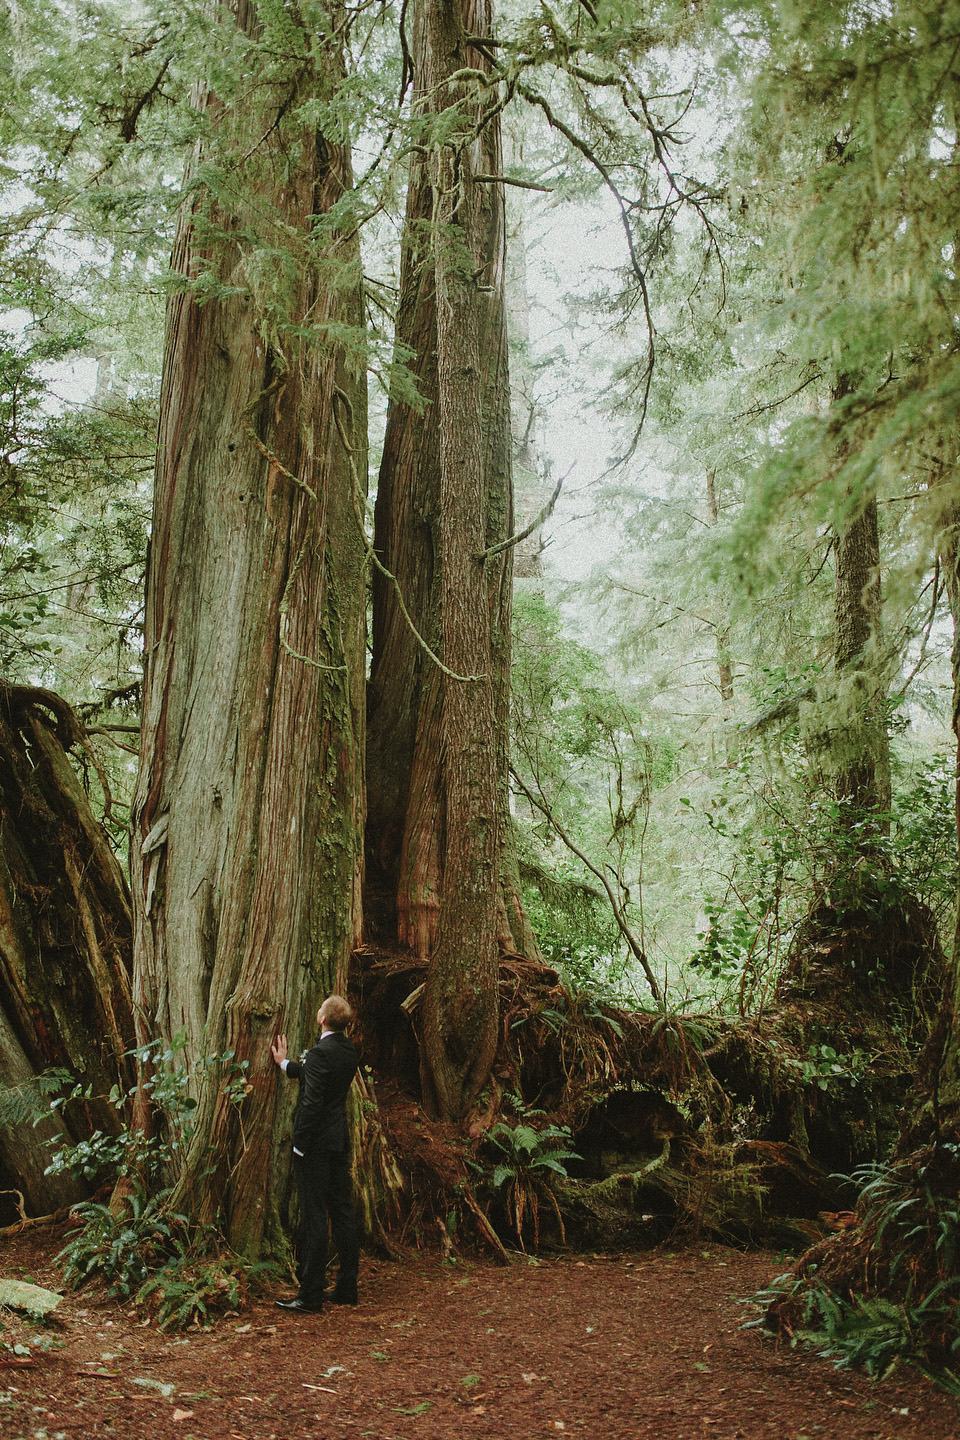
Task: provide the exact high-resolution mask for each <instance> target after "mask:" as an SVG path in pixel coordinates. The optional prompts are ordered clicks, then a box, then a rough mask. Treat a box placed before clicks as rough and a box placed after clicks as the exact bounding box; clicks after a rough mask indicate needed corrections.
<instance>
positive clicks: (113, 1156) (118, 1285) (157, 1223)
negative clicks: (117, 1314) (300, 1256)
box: [47, 1032, 263, 1327]
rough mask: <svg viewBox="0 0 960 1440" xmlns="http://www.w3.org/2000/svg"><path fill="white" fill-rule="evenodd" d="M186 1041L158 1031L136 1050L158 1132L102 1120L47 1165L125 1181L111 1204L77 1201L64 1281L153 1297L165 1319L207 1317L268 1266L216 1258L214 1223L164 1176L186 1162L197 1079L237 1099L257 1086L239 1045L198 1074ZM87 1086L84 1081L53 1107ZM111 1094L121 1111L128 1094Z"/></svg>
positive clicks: (232, 1301)
mask: <svg viewBox="0 0 960 1440" xmlns="http://www.w3.org/2000/svg"><path fill="white" fill-rule="evenodd" d="M184 1048H185V1038H184V1034H183V1032H180V1033H179V1034H177V1035H176V1036H174V1038H173V1040H172V1041H169V1042H165V1041H153V1042H151V1043H150V1044H148V1045H144V1046H141V1047H138V1048H137V1049H136V1050H134V1051H132V1052H130V1053H131V1054H132V1055H133V1056H134V1057H135V1058H136V1060H137V1062H138V1064H139V1065H140V1067H141V1070H142V1071H144V1072H145V1075H146V1078H145V1079H144V1080H142V1082H141V1085H140V1087H137V1088H138V1089H142V1090H143V1091H145V1092H146V1093H147V1094H148V1095H149V1096H150V1099H151V1101H152V1103H153V1107H154V1111H155V1113H156V1115H157V1117H158V1127H157V1128H158V1133H157V1134H155V1135H152V1136H147V1135H145V1134H144V1132H143V1131H142V1130H139V1129H134V1128H131V1127H130V1126H128V1125H126V1124H122V1125H121V1128H120V1130H119V1131H118V1133H117V1134H115V1135H108V1134H105V1133H104V1132H103V1131H100V1130H98V1131H96V1132H95V1133H94V1134H93V1135H91V1136H89V1137H88V1138H85V1139H83V1140H80V1141H77V1142H75V1143H73V1144H61V1145H60V1147H59V1148H58V1150H57V1151H56V1153H55V1155H54V1157H53V1160H52V1161H51V1163H50V1165H49V1166H48V1167H47V1168H48V1171H50V1172H52V1173H57V1172H60V1171H65V1170H73V1171H79V1172H80V1173H81V1174H82V1175H83V1176H84V1177H85V1178H87V1179H104V1178H107V1179H109V1180H110V1181H112V1182H117V1181H121V1182H123V1188H122V1190H121V1192H120V1193H119V1194H115V1196H114V1198H113V1200H111V1202H110V1204H108V1205H104V1204H100V1203H98V1202H94V1201H89V1202H86V1203H83V1204H80V1205H76V1206H74V1209H73V1214H74V1215H75V1216H76V1217H77V1218H78V1219H79V1220H80V1222H81V1223H80V1225H79V1226H78V1228H77V1229H75V1230H73V1231H71V1232H70V1237H69V1241H68V1244H67V1245H65V1246H64V1248H63V1250H62V1251H61V1252H60V1254H59V1255H58V1256H57V1259H58V1260H60V1261H62V1262H63V1266H64V1282H65V1284H67V1285H69V1286H71V1287H72V1288H74V1289H76V1288H78V1287H79V1286H81V1285H85V1284H87V1283H88V1282H90V1281H92V1280H95V1279H99V1280H101V1281H103V1282H104V1284H105V1285H106V1287H107V1293H108V1294H110V1295H113V1296H115V1297H117V1298H123V1299H129V1298H133V1299H134V1300H135V1302H136V1303H137V1304H141V1303H144V1302H146V1301H149V1302H150V1303H151V1304H153V1305H154V1306H155V1309H156V1313H157V1317H158V1319H159V1322H160V1324H161V1326H163V1327H167V1326H171V1325H187V1324H190V1323H192V1322H193V1321H196V1320H200V1321H202V1320H203V1319H205V1318H206V1316H207V1314H208V1312H209V1311H210V1309H211V1308H221V1309H226V1308H232V1307H235V1306H236V1305H237V1303H238V1302H239V1300H240V1298H241V1295H242V1294H243V1293H244V1287H245V1285H246V1277H247V1276H248V1275H249V1274H251V1273H253V1270H259V1269H262V1268H263V1267H262V1266H255V1267H250V1266H245V1265H243V1264H242V1263H241V1262H239V1261H237V1262H233V1261H222V1260H219V1259H213V1258H211V1257H210V1254H209V1251H210V1248H211V1245H210V1242H211V1239H212V1238H213V1235H214V1231H213V1230H212V1228H204V1229H200V1230H198V1229H197V1228H196V1227H195V1226H193V1225H191V1222H190V1220H189V1219H188V1217H187V1216H185V1215H182V1214H179V1213H178V1212H176V1211H174V1210H173V1209H172V1208H171V1204H170V1197H171V1195H172V1193H173V1192H172V1189H171V1188H170V1186H169V1185H162V1184H161V1181H162V1179H163V1177H164V1176H165V1175H167V1176H169V1175H170V1174H171V1173H176V1172H177V1170H178V1168H179V1167H180V1166H181V1165H182V1163H183V1157H184V1155H185V1154H186V1148H187V1145H188V1143H189V1140H190V1138H191V1136H192V1135H193V1131H194V1115H195V1111H196V1107H197V1102H196V1099H195V1097H194V1094H193V1093H192V1092H193V1091H194V1090H195V1089H196V1086H197V1083H198V1080H199V1081H202V1080H204V1079H207V1080H210V1079H215V1081H216V1083H218V1084H219V1087H220V1090H221V1091H222V1093H223V1094H225V1095H226V1096H227V1098H228V1099H229V1100H230V1101H231V1102H232V1103H233V1104H235V1105H238V1106H239V1105H240V1104H242V1102H243V1099H244V1097H245V1095H246V1093H247V1091H248V1089H249V1086H248V1083H247V1079H246V1069H247V1062H246V1061H242V1062H238V1061H237V1060H236V1059H235V1056H234V1052H233V1051H232V1050H225V1051H224V1052H223V1053H222V1054H212V1055H207V1056H204V1057H202V1058H201V1060H200V1061H199V1063H198V1065H197V1066H196V1067H195V1069H194V1071H193V1072H192V1074H191V1073H190V1072H189V1071H188V1069H187V1067H186V1065H185V1064H184V1063H183V1058H182V1057H183V1051H184ZM68 1078H69V1077H68ZM134 1093H135V1092H134ZM87 1094H88V1090H84V1088H83V1087H82V1086H79V1085H75V1086H74V1087H73V1088H72V1089H71V1090H69V1091H67V1092H66V1093H65V1094H63V1095H61V1096H59V1097H57V1098H56V1099H55V1100H54V1101H53V1102H52V1106H51V1108H53V1109H54V1110H57V1109H59V1108H60V1107H61V1106H62V1105H63V1104H66V1103H67V1102H68V1101H69V1100H71V1099H78V1098H83V1096H85V1095H87ZM110 1099H111V1101H112V1102H113V1104H114V1106H115V1107H116V1109H117V1111H118V1112H120V1113H121V1114H122V1112H123V1111H124V1109H125V1108H126V1104H127V1097H126V1096H125V1095H124V1094H123V1093H122V1092H121V1091H120V1090H119V1089H118V1088H117V1087H114V1089H113V1090H112V1091H111V1094H110ZM59 1138H60V1139H61V1140H62V1138H63V1137H59ZM157 1187H159V1188H157Z"/></svg>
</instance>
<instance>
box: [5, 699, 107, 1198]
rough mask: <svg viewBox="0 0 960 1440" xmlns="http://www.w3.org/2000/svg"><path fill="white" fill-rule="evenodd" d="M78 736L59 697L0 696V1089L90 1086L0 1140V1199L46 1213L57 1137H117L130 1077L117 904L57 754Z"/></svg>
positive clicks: (61, 1180) (103, 845)
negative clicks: (50, 1083) (10, 1190)
mask: <svg viewBox="0 0 960 1440" xmlns="http://www.w3.org/2000/svg"><path fill="white" fill-rule="evenodd" d="M81 741H82V727H81V725H80V722H79V721H78V720H77V717H76V716H75V715H74V714H73V712H72V710H71V709H70V707H69V705H67V703H66V701H64V700H63V699H62V698H61V697H60V696H58V695H54V694H52V693H51V692H49V691H46V690H36V689H32V688H30V687H26V686H6V685H4V686H0V792H2V797H3V811H2V819H0V1085H2V1086H4V1087H11V1088H18V1087H21V1086H26V1087H29V1086H30V1083H31V1080H32V1077H33V1076H35V1075H38V1074H40V1073H41V1072H42V1071H44V1070H47V1069H50V1068H53V1067H56V1068H59V1069H65V1070H67V1071H69V1072H70V1074H71V1075H72V1076H73V1078H74V1079H75V1080H76V1081H78V1082H79V1083H80V1084H82V1085H83V1086H84V1087H85V1089H89V1091H90V1095H89V1098H87V1099H84V1100H81V1101H74V1102H72V1103H71V1104H70V1105H69V1106H67V1108H66V1110H65V1111H62V1112H61V1113H60V1114H59V1116H58V1117H57V1119H56V1120H55V1121H54V1120H53V1119H50V1120H46V1121H43V1122H41V1124H40V1125H39V1126H38V1127H37V1128H34V1126H33V1125H32V1123H31V1122H30V1121H29V1120H28V1121H25V1122H23V1123H12V1124H8V1125H4V1126H3V1127H2V1130H0V1189H2V1188H3V1186H4V1183H5V1182H6V1183H9V1184H11V1185H13V1186H15V1187H16V1188H17V1189H19V1190H20V1191H21V1192H22V1193H23V1195H24V1198H25V1201H26V1204H27V1206H28V1208H29V1209H30V1210H31V1211H33V1212H34V1213H40V1214H43V1213H46V1212H47V1211H49V1210H53V1209H56V1208H57V1207H58V1206H60V1205H63V1204H68V1203H71V1202H72V1201H74V1200H77V1199H79V1198H80V1197H81V1196H82V1194H83V1193H84V1186H83V1185H82V1183H80V1182H78V1181H77V1180H76V1179H75V1178H74V1177H73V1176H70V1175H59V1176H58V1175H45V1174H44V1170H45V1169H46V1166H47V1165H48V1164H49V1163H50V1160H51V1158H52V1152H51V1151H50V1149H49V1148H48V1147H49V1141H50V1140H52V1139H53V1138H54V1136H55V1135H56V1134H57V1133H62V1134H64V1135H65V1137H66V1138H67V1139H68V1140H78V1139H81V1138H85V1137H87V1136H89V1135H90V1134H91V1133H92V1131H94V1130H96V1129H100V1130H103V1131H105V1132H107V1133H108V1134H109V1133H116V1132H117V1131H118V1130H119V1128H120V1120H119V1117H118V1114H117V1111H116V1109H115V1108H114V1106H113V1104H112V1103H110V1101H109V1099H108V1096H109V1093H110V1090H111V1088H112V1087H113V1086H114V1085H119V1086H121V1087H122V1088H123V1089H126V1088H127V1087H128V1086H129V1085H130V1083H131V1082H132V1079H133V1070H132V1065H131V1062H130V1060H129V1059H128V1058H127V1054H126V1052H127V1051H128V1050H129V1049H130V1048H131V1047H132V1045H133V1038H134V1026H133V1010H132V1005H131V985H130V968H131V917H130V897H129V893H128V890H127V885H126V882H125V880H124V877H123V872H122V871H121V869H120V866H119V864H118V863H117V859H116V856H115V855H114V854H113V851H112V850H111V848H110V845H109V842H108V840H107V836H106V834H105V832H104V830H103V828H102V827H101V825H100V824H99V822H98V821H97V819H96V816H95V815H94V813H93V811H92V809H91V806H90V802H89V800H88V798H87V795H86V792H85V791H84V788H83V785H82V784H81V782H80V779H79V777H78V775H77V773H76V771H75V770H74V767H73V764H72V763H71V761H70V758H69V755H68V751H69V750H70V749H72V748H73V747H75V746H79V745H80V744H81Z"/></svg>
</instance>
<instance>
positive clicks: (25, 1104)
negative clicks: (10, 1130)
mask: <svg viewBox="0 0 960 1440" xmlns="http://www.w3.org/2000/svg"><path fill="white" fill-rule="evenodd" d="M72 1078H73V1077H72V1076H71V1074H70V1072H69V1071H68V1070H61V1069H58V1068H51V1069H49V1070H44V1071H43V1072H42V1073H41V1074H40V1075H32V1076H31V1077H30V1079H29V1080H25V1081H24V1082H23V1083H22V1084H21V1085H4V1086H0V1125H32V1124H34V1123H35V1122H36V1121H37V1120H42V1119H43V1118H44V1117H45V1116H46V1115H48V1114H49V1113H50V1097H51V1096H53V1095H57V1094H58V1093H59V1092H60V1091H61V1090H62V1089H63V1087H64V1086H65V1085H68V1084H70V1082H71V1080H72Z"/></svg>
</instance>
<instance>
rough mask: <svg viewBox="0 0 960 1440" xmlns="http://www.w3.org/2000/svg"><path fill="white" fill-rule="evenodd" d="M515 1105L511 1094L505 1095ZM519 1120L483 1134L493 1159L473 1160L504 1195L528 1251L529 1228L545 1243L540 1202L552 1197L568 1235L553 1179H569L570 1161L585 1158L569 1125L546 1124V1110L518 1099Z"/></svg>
mask: <svg viewBox="0 0 960 1440" xmlns="http://www.w3.org/2000/svg"><path fill="white" fill-rule="evenodd" d="M505 1102H506V1103H509V1097H505ZM514 1103H515V1106H516V1109H517V1119H516V1120H515V1121H513V1122H512V1123H511V1122H508V1121H506V1120H499V1121H497V1123H496V1124H495V1125H493V1126H492V1127H491V1128H490V1129H489V1130H488V1131H487V1133H486V1135H485V1136H484V1137H483V1145H482V1148H483V1149H484V1150H485V1151H486V1152H487V1156H488V1163H487V1164H486V1165H483V1166H481V1165H480V1164H478V1163H476V1162H471V1163H472V1164H473V1165H474V1168H475V1169H476V1170H478V1171H479V1172H480V1173H481V1175H482V1176H483V1177H484V1180H485V1182H486V1184H487V1185H488V1186H489V1188H490V1190H491V1191H492V1192H494V1195H497V1194H499V1195H500V1201H501V1204H502V1206H503V1208H504V1211H505V1214H506V1219H507V1223H508V1224H509V1225H510V1227H511V1229H512V1230H513V1232H514V1233H515V1235H516V1237H517V1241H518V1243H519V1245H520V1248H521V1250H522V1249H524V1248H525V1247H524V1228H525V1225H526V1224H527V1222H528V1221H529V1223H530V1225H531V1226H532V1228H533V1244H534V1249H536V1248H537V1246H538V1245H539V1243H540V1205H541V1202H543V1201H544V1200H546V1201H547V1202H548V1203H549V1204H550V1206H551V1207H552V1209H553V1212H554V1214H555V1216H556V1218H557V1221H558V1223H559V1226H560V1233H561V1236H563V1233H564V1230H563V1219H562V1217H561V1215H560V1209H559V1206H558V1205H557V1202H556V1197H555V1196H554V1194H553V1190H552V1183H551V1182H552V1177H554V1176H559V1177H560V1178H561V1179H565V1178H566V1175H567V1169H566V1161H568V1160H578V1159H579V1158H580V1157H579V1156H578V1155H577V1153H576V1151H575V1150H573V1149H572V1148H571V1134H570V1130H569V1128H568V1127H567V1126H566V1125H544V1124H543V1123H542V1121H543V1118H544V1112H543V1111H542V1110H537V1109H531V1108H528V1107H526V1106H524V1105H523V1103H522V1101H520V1100H519V1099H515V1101H514Z"/></svg>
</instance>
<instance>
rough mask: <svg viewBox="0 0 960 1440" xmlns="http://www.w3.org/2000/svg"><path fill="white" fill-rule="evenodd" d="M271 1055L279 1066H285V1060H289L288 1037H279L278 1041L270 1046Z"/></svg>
mask: <svg viewBox="0 0 960 1440" xmlns="http://www.w3.org/2000/svg"><path fill="white" fill-rule="evenodd" d="M270 1054H271V1055H272V1056H273V1058H274V1060H275V1061H276V1062H277V1064H278V1065H282V1064H283V1062H284V1060H286V1058H287V1037H286V1035H278V1036H277V1038H276V1040H274V1042H273V1044H272V1045H271V1046H270Z"/></svg>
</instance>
